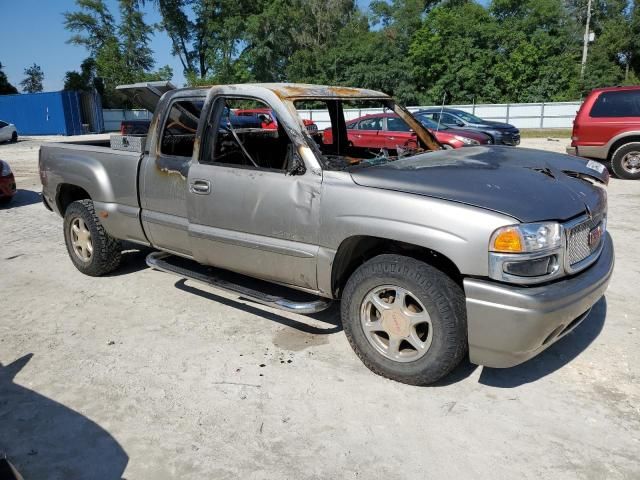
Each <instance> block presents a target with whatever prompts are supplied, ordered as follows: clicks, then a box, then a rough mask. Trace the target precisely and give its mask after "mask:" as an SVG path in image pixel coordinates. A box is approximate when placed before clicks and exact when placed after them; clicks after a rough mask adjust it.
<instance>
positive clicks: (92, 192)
mask: <svg viewBox="0 0 640 480" xmlns="http://www.w3.org/2000/svg"><path fill="white" fill-rule="evenodd" d="M139 162H140V154H139V153H136V152H127V151H121V150H112V149H111V148H109V140H108V139H106V140H92V141H88V142H60V143H49V144H45V145H42V146H41V147H40V177H41V180H42V184H43V190H42V191H43V195H44V197H45V200H46V202H47V203H48V204H49V205H50V206H51V207H52V208H53V209H54V210H56V211H57V212H58V213H60V214H61V215H63V214H64V212H63V211H60V210H61V209H63V207H64V206H62V205H59V204H58V203H59V202H58V203H57V202H56V197H58V199H59V198H60V197H61V196H60V195H59V194H58V193H59V192H60V191H64V190H65V189H66V188H67V187H68V186H69V185H72V186H73V188H74V189H78V188H79V189H82V190H84V191H85V192H86V193H87V194H88V197H89V198H91V199H92V200H93V202H94V204H95V207H96V211H98V210H100V211H102V212H103V213H102V216H101V220H102V222H103V223H104V224H105V227H106V228H107V229H108V230H109V231H110V232H111V233H112V235H114V236H117V237H118V238H125V239H129V240H132V241H137V242H139V243H140V242H144V243H146V237H145V235H144V233H143V231H142V227H141V226H140V221H139V217H140V205H139V203H138V166H139ZM75 192H76V191H73V192H72V193H69V195H71V196H72V197H73V195H74V194H75ZM120 235H121V236H120Z"/></svg>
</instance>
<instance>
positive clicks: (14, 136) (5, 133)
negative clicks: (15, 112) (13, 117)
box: [0, 120, 18, 143]
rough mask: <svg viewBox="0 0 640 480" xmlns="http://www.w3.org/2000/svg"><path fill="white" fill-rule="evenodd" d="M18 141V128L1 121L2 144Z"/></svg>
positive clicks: (0, 138)
mask: <svg viewBox="0 0 640 480" xmlns="http://www.w3.org/2000/svg"><path fill="white" fill-rule="evenodd" d="M17 141H18V132H17V131H16V126H15V125H14V124H13V123H7V122H3V121H2V120H0V143H2V142H17Z"/></svg>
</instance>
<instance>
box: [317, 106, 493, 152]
mask: <svg viewBox="0 0 640 480" xmlns="http://www.w3.org/2000/svg"><path fill="white" fill-rule="evenodd" d="M418 120H419V121H420V122H421V123H422V124H423V125H424V126H425V127H426V128H427V129H428V130H429V131H430V132H431V134H432V135H433V136H435V137H436V140H438V142H439V143H441V144H442V146H444V148H461V147H465V146H472V145H486V144H489V143H491V139H490V138H489V137H488V136H487V135H485V134H483V133H480V132H471V131H468V130H456V129H453V128H449V127H447V126H446V125H440V126H438V125H437V124H435V123H434V122H432V121H430V120H428V119H426V118H418ZM347 137H348V138H349V142H351V144H352V145H353V146H355V147H368V148H390V149H395V148H397V147H398V146H400V147H406V146H410V145H411V144H412V143H415V142H416V135H415V133H413V132H412V131H411V129H410V128H409V125H407V124H406V123H405V122H404V120H402V119H401V118H400V117H398V116H397V115H396V114H394V113H374V114H370V115H365V116H364V117H360V118H356V119H354V120H351V121H350V122H348V123H347ZM323 142H324V143H325V144H330V143H332V142H333V137H332V132H331V129H330V128H328V129H325V130H324V132H323Z"/></svg>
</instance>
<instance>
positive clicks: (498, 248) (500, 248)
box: [489, 222, 562, 253]
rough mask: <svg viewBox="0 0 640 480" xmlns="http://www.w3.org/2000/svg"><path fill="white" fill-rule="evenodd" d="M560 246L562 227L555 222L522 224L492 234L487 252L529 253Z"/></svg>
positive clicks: (500, 229) (503, 228)
mask: <svg viewBox="0 0 640 480" xmlns="http://www.w3.org/2000/svg"><path fill="white" fill-rule="evenodd" d="M561 244H562V227H561V226H560V224H559V223H556V222H544V223H523V224H520V225H511V226H508V227H502V228H499V229H498V230H496V231H495V232H493V235H492V236H491V244H490V246H489V250H491V251H492V252H501V253H531V252H539V251H544V250H552V249H554V248H558V247H560V246H561Z"/></svg>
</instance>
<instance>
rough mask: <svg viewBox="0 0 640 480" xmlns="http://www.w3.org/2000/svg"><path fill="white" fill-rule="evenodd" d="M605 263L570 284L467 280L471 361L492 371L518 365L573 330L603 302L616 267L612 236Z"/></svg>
mask: <svg viewBox="0 0 640 480" xmlns="http://www.w3.org/2000/svg"><path fill="white" fill-rule="evenodd" d="M604 241H605V245H604V247H603V249H602V253H601V254H600V258H599V259H598V260H597V261H596V262H595V263H594V264H593V265H592V266H590V267H589V268H587V269H586V270H584V271H582V272H580V273H578V274H576V275H575V276H572V277H569V278H567V279H565V280H560V281H558V282H554V283H551V284H549V285H543V286H538V287H528V288H527V287H516V286H512V285H504V284H500V283H496V282H491V281H487V280H476V279H465V280H464V290H465V294H466V297H467V323H468V329H469V358H470V360H471V362H473V363H476V364H478V365H485V366H487V367H495V368H506V367H512V366H514V365H518V364H520V363H522V362H524V361H526V360H528V359H530V358H532V357H534V356H536V355H537V354H538V353H540V352H542V351H543V350H544V349H546V348H547V347H549V346H550V345H552V344H553V343H554V342H556V341H557V340H558V339H560V338H562V337H563V336H564V335H566V334H567V333H569V332H570V331H571V330H573V329H574V328H575V327H576V326H577V325H578V324H579V323H580V322H581V321H582V320H584V318H586V316H587V314H588V313H589V311H590V309H591V307H592V306H593V305H594V304H595V303H596V302H597V301H598V300H599V299H600V298H601V297H602V295H603V294H604V292H605V290H606V289H607V286H608V285H609V280H610V279H611V274H612V273H613V265H614V250H613V242H612V240H611V236H610V235H609V234H608V233H607V234H606V237H605V239H604Z"/></svg>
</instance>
